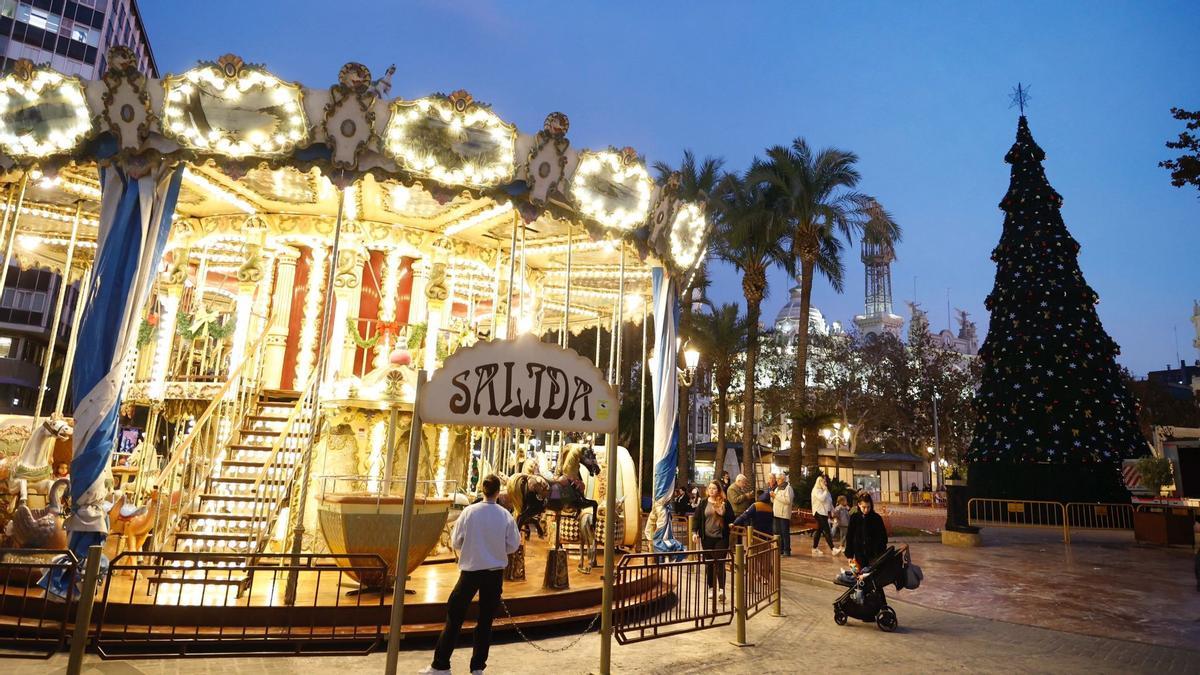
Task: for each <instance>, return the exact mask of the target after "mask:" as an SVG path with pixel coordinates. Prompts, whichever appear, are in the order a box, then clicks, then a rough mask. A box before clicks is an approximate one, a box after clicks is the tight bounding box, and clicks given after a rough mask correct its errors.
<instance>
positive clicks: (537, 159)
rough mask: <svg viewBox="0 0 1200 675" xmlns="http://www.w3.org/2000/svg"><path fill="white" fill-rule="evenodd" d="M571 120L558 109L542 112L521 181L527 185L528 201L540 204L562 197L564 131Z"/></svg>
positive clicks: (564, 176) (569, 143) (568, 126)
mask: <svg viewBox="0 0 1200 675" xmlns="http://www.w3.org/2000/svg"><path fill="white" fill-rule="evenodd" d="M570 128H571V121H570V120H569V119H568V118H567V116H566V115H564V114H563V113H560V112H552V113H550V114H549V115H546V121H545V122H544V123H543V124H542V130H541V131H539V132H537V135H536V136H535V137H534V140H533V147H532V148H531V149H530V150H529V155H528V157H527V158H526V159H527V161H526V162H525V182H526V183H527V184H528V185H529V201H531V202H533V203H535V204H544V203H546V201H548V200H550V199H553V198H563V188H562V183H563V180H564V179H565V178H566V169H567V148H569V147H570V145H571V141H569V140H567V130H568V129H570Z"/></svg>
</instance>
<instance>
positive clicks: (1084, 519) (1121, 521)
mask: <svg viewBox="0 0 1200 675" xmlns="http://www.w3.org/2000/svg"><path fill="white" fill-rule="evenodd" d="M1066 508H1067V525H1068V528H1069V529H1071V530H1133V505H1132V504H1084V503H1078V502H1072V503H1069V504H1067V507H1066Z"/></svg>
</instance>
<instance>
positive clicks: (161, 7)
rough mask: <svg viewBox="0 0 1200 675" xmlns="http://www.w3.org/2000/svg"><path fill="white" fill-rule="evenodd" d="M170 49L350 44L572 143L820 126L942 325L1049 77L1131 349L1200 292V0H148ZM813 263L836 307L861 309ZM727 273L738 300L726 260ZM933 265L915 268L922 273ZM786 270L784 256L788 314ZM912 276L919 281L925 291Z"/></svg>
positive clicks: (415, 89) (1168, 353)
mask: <svg viewBox="0 0 1200 675" xmlns="http://www.w3.org/2000/svg"><path fill="white" fill-rule="evenodd" d="M140 6H141V9H142V11H143V13H144V15H145V21H146V24H147V29H148V31H149V32H150V36H151V41H152V45H153V48H154V51H155V56H156V58H157V59H158V63H159V68H160V70H162V71H163V72H179V71H182V70H185V69H186V68H188V67H190V66H192V65H193V64H194V63H195V62H196V61H198V60H205V59H214V58H216V57H217V56H220V55H221V54H224V53H227V52H233V53H236V54H238V55H240V56H242V57H243V58H245V59H246V60H247V61H251V62H259V63H264V64H266V65H267V66H268V67H269V68H270V69H271V70H272V71H273V72H275V73H277V74H278V75H280V76H283V77H286V78H289V79H294V80H299V81H302V82H304V83H305V84H307V85H309V86H323V85H325V84H326V83H332V82H333V81H335V80H336V77H337V71H338V69H339V68H340V67H341V65H342V64H343V63H345V62H347V61H360V62H362V63H365V64H367V65H368V66H370V67H371V69H372V70H373V71H374V72H376V73H381V72H382V71H383V69H384V68H386V67H387V65H388V64H391V63H396V64H397V72H396V75H395V77H394V79H393V84H394V86H393V89H392V94H393V95H400V96H404V97H409V98H415V97H418V96H422V95H425V94H428V93H431V92H435V91H443V92H449V91H452V90H454V89H458V88H465V89H468V90H469V91H470V92H471V93H472V94H474V95H475V96H476V97H477V98H479V99H482V100H484V101H488V102H490V103H491V104H492V105H493V107H494V109H495V110H496V111H497V112H498V113H499V114H500V115H501V116H502V117H504V118H505V119H507V120H509V121H512V122H514V123H516V124H517V125H518V126H519V127H520V128H521V129H523V130H525V131H532V130H536V129H537V128H539V127H540V126H541V123H542V119H543V118H544V117H545V115H546V113H548V112H551V111H554V110H561V111H563V112H565V113H567V114H568V115H569V116H570V118H571V131H570V134H569V135H570V138H571V141H572V143H573V145H575V146H578V147H604V146H607V145H616V146H624V145H632V146H633V147H634V148H636V149H637V150H638V151H639V152H641V153H643V154H645V155H646V157H647V159H648V160H649V161H655V160H665V161H668V162H671V163H677V162H678V159H679V156H680V155H681V153H682V151H683V150H684V149H685V148H691V149H693V150H694V151H695V152H696V153H697V154H699V155H705V154H712V155H718V156H722V157H724V158H725V159H726V161H727V164H728V166H729V167H730V168H738V169H740V168H743V167H745V166H746V165H748V164H749V162H750V160H751V158H752V157H753V156H754V155H755V154H758V153H761V151H762V149H763V148H764V147H766V146H768V145H773V144H779V143H788V142H790V141H791V139H792V138H794V137H796V136H804V137H806V138H807V139H808V140H809V142H810V144H812V145H814V146H817V147H824V146H836V147H839V148H843V149H847V150H853V151H854V152H856V153H858V154H859V156H860V157H861V164H860V168H861V171H862V174H863V184H862V186H861V187H862V188H863V189H864V191H866V192H868V193H870V194H872V195H874V196H876V197H877V198H878V199H879V200H880V201H881V202H882V203H883V204H885V205H886V206H887V207H888V208H889V209H890V210H891V211H892V212H893V214H894V215H895V216H896V218H897V220H898V221H899V222H900V223H901V224H902V226H903V227H904V230H905V238H904V241H903V243H902V244H901V245H900V246H899V248H898V251H897V255H898V258H899V259H898V260H897V262H896V264H895V265H894V266H893V269H892V280H893V288H894V294H895V300H896V304H897V309H898V312H899V313H900V314H903V315H905V316H907V314H908V309H907V307H905V306H904V303H905V302H907V301H908V300H911V299H913V298H914V297H915V298H916V299H917V300H918V301H920V302H921V303H922V304H923V306H924V307H925V308H926V309H928V310H930V319H931V322H932V324H933V326H934V328H941V327H942V326H944V325H946V324H947V316H946V295H947V289H949V295H950V302H951V304H952V305H953V306H954V307H961V308H963V309H966V310H968V311H970V312H971V313H972V315H973V316H974V317H976V318H977V319H978V321H979V324H980V328H981V329H982V328H983V327H984V326H985V325H986V312H985V311H984V309H983V300H984V297H985V296H986V295H987V293H988V292H989V291H990V290H991V287H992V283H993V277H994V272H995V268H994V265H993V264H992V262H991V260H990V259H989V255H990V253H991V249H992V247H993V246H995V244H996V242H997V241H998V239H999V236H1000V228H1001V224H1002V222H1003V214H1002V213H1001V212H1000V211H999V209H998V208H997V204H998V203H999V201H1000V199H1001V197H1003V195H1004V192H1005V190H1006V189H1007V186H1008V165H1006V164H1004V162H1003V157H1004V153H1005V151H1006V150H1007V149H1008V147H1009V145H1011V143H1012V140H1013V136H1014V133H1015V129H1016V117H1017V113H1016V111H1015V110H1010V109H1009V108H1008V96H1007V94H1008V92H1009V91H1010V89H1011V88H1012V87H1013V85H1015V84H1016V82H1017V81H1021V82H1025V83H1031V84H1032V97H1033V100H1032V104H1031V107H1030V110H1029V120H1030V126H1031V128H1032V130H1033V133H1034V136H1035V138H1036V139H1037V141H1038V143H1039V144H1040V145H1041V146H1042V147H1043V148H1044V149H1045V150H1046V153H1047V160H1046V172H1047V175H1048V176H1049V178H1050V181H1051V183H1052V184H1053V185H1054V187H1055V188H1056V189H1057V190H1058V191H1059V192H1060V193H1061V194H1062V195H1063V197H1064V199H1065V204H1064V206H1063V217H1064V219H1065V220H1066V224H1067V227H1068V228H1069V229H1070V230H1071V232H1072V234H1073V235H1074V236H1075V238H1076V239H1078V240H1079V242H1080V244H1081V245H1082V247H1083V248H1082V251H1081V253H1080V263H1081V265H1082V267H1083V271H1084V275H1085V277H1086V278H1087V280H1088V281H1089V283H1091V285H1092V286H1093V287H1094V288H1095V289H1096V291H1097V292H1098V293H1099V294H1100V305H1099V308H1098V309H1099V312H1100V317H1101V319H1102V320H1103V321H1104V325H1105V327H1106V328H1107V330H1108V331H1109V333H1110V334H1111V335H1112V336H1113V337H1114V338H1115V339H1116V341H1117V342H1118V344H1120V345H1121V347H1122V351H1123V353H1122V355H1121V357H1120V360H1121V362H1122V363H1123V364H1124V365H1126V366H1128V367H1130V368H1131V369H1132V370H1133V371H1134V372H1135V373H1140V374H1144V373H1145V371H1147V370H1150V369H1156V368H1162V367H1163V366H1165V365H1166V364H1167V363H1169V362H1173V361H1174V360H1175V354H1176V339H1175V336H1174V332H1173V328H1176V327H1177V329H1178V352H1179V354H1180V355H1181V356H1182V358H1185V359H1187V360H1188V361H1189V362H1190V361H1192V360H1194V359H1196V358H1197V357H1198V353H1197V351H1196V350H1195V349H1194V348H1193V347H1192V346H1191V341H1192V339H1193V338H1194V332H1193V330H1192V327H1191V325H1190V323H1189V316H1190V314H1191V308H1192V299H1193V298H1200V263H1198V261H1197V252H1198V251H1200V199H1197V196H1198V195H1200V193H1198V192H1197V191H1196V190H1194V189H1192V190H1182V189H1177V188H1174V187H1172V186H1171V185H1170V183H1169V181H1168V175H1167V172H1166V171H1165V170H1163V169H1160V168H1158V167H1157V166H1156V164H1157V162H1158V161H1159V160H1161V159H1165V158H1167V157H1169V156H1170V151H1168V150H1167V149H1166V148H1165V147H1164V146H1163V143H1164V141H1166V140H1167V139H1169V138H1172V137H1173V136H1174V135H1175V134H1177V133H1178V132H1179V131H1180V130H1181V129H1182V124H1181V123H1178V122H1176V121H1174V120H1173V119H1171V117H1170V114H1169V109H1170V107H1171V106H1173V105H1175V106H1183V107H1188V108H1190V109H1198V108H1200V67H1197V64H1200V39H1197V38H1196V35H1197V29H1200V4H1198V3H1194V2H1146V3H1140V2H1127V3H1119V2H1105V1H1095V2H1086V3H1082V2H1081V3H1069V2H1053V3H1046V2H1041V3H1032V2H1004V3H977V2H936V3H896V2H878V3H875V2H871V3H867V2H851V3H800V2H719V3H718V2H686V3H685V2H678V3H676V2H645V1H644V0H643V1H642V2H615V1H614V2H595V3H564V2H498V1H496V2H488V1H483V0H475V1H468V0H459V1H457V2H433V1H428V2H353V1H346V2H337V3H331V2H328V1H322V2H317V1H310V0H293V1H291V2H246V1H245V0H242V1H240V2H229V1H226V0H207V1H206V2H203V3H201V2H169V3H167V2H148V1H143V2H141V3H140ZM847 267H848V269H847V272H848V274H847V277H848V278H847V285H846V292H845V293H844V294H842V295H838V294H836V293H835V292H834V291H833V290H832V289H831V288H830V287H829V285H828V284H826V283H824V282H823V281H821V280H819V281H818V282H817V284H816V289H815V291H814V299H815V303H816V304H817V306H818V307H820V308H821V309H822V310H823V311H824V312H825V314H826V316H827V318H830V319H835V320H841V321H848V320H849V319H850V317H851V316H853V315H854V314H855V313H856V312H861V311H862V304H863V300H862V295H863V273H862V266H861V265H860V264H859V263H858V261H857V256H853V257H852V258H851V259H850V260H848V266H847ZM714 277H715V282H716V283H714V290H713V293H712V294H713V296H714V298H715V299H716V300H719V301H740V300H741V297H740V296H741V293H740V284H739V283H738V280H737V278H736V276H735V275H734V274H733V273H732V272H731V271H730V270H729V269H727V268H721V267H720V266H718V268H717V269H716V270H715V271H714ZM914 279H915V282H914ZM790 285H791V284H790V283H789V280H788V279H787V278H786V275H784V274H783V273H782V272H775V273H773V274H772V276H771V295H770V296H769V298H768V300H767V302H766V303H765V305H764V309H765V312H764V313H765V314H766V315H767V316H773V315H774V313H775V311H776V310H777V308H778V307H779V306H780V305H782V303H783V302H785V300H786V298H787V289H788V287H789V286H790ZM914 286H915V295H914Z"/></svg>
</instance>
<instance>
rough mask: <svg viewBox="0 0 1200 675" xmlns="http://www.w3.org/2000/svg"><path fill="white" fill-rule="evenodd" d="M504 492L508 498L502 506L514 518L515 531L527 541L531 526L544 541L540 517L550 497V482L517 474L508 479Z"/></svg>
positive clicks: (544, 533) (533, 475)
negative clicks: (515, 523) (515, 521)
mask: <svg viewBox="0 0 1200 675" xmlns="http://www.w3.org/2000/svg"><path fill="white" fill-rule="evenodd" d="M504 492H505V496H506V497H507V498H508V499H507V502H508V503H507V504H505V505H504V506H505V508H508V509H509V510H511V511H512V513H513V515H514V516H516V519H517V529H518V530H520V531H521V532H522V533H523V534H524V535H525V538H526V539H528V538H529V536H530V533H529V528H530V526H533V527H534V528H536V529H537V533H538V536H539V537H541V538H542V539H545V538H546V531H545V530H544V529H543V528H542V521H541V515H542V513H544V512H545V511H546V501H547V499H548V498H549V497H550V482H549V481H547V480H546V479H545V478H542V477H541V476H538V475H535V474H530V473H518V474H516V475H514V476H513V477H512V478H509V479H508V485H507V486H506V487H505V490H504Z"/></svg>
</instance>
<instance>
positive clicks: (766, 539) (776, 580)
mask: <svg viewBox="0 0 1200 675" xmlns="http://www.w3.org/2000/svg"><path fill="white" fill-rule="evenodd" d="M779 555H780V551H779V537H778V536H776V535H765V534H763V533H761V532H758V531H757V530H750V545H749V546H747V547H746V553H745V556H746V573H745V579H746V618H751V617H753V616H754V615H755V614H758V613H759V612H761V611H762V610H764V609H766V608H767V607H768V606H771V605H773V604H775V603H777V602H779V601H780V599H781V598H780V592H781V589H780V577H779Z"/></svg>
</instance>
